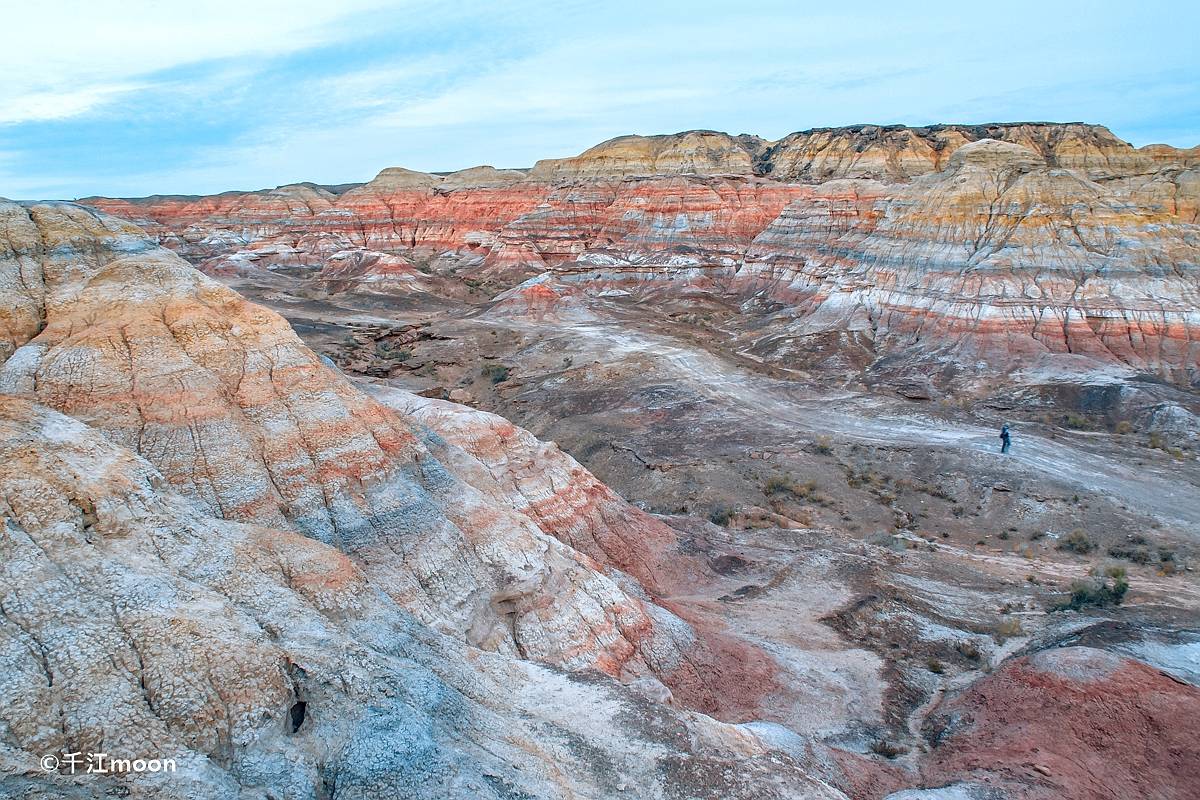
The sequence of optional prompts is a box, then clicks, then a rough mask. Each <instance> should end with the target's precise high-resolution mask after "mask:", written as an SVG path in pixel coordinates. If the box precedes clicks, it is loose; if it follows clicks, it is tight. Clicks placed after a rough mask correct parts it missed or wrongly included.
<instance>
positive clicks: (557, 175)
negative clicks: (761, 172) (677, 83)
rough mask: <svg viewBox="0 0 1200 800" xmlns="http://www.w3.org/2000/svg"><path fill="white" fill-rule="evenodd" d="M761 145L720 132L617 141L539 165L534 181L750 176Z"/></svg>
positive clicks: (759, 141)
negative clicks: (668, 176)
mask: <svg viewBox="0 0 1200 800" xmlns="http://www.w3.org/2000/svg"><path fill="white" fill-rule="evenodd" d="M762 144H763V142H762V140H761V139H757V138H756V137H734V136H730V135H729V134H727V133H718V132H717V131H686V132H684V133H673V134H667V135H662V136H618V137H617V138H615V139H609V140H608V141H607V142H601V143H600V144H598V145H596V146H595V147H592V148H589V149H588V150H585V151H584V152H583V153H581V154H579V155H578V156H575V157H573V158H551V159H544V160H542V161H539V162H537V163H536V164H535V165H534V167H533V170H532V171H531V172H530V173H529V177H530V178H531V179H532V180H537V181H550V182H557V181H562V180H576V179H594V178H622V177H626V176H631V175H752V174H754V156H755V154H756V153H757V151H758V149H759V148H761V146H762Z"/></svg>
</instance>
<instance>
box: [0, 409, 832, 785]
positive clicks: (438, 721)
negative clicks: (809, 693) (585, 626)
mask: <svg viewBox="0 0 1200 800" xmlns="http://www.w3.org/2000/svg"><path fill="white" fill-rule="evenodd" d="M0 498H3V499H2V500H0V523H2V528H0V533H2V535H0V556H2V557H0V663H3V665H4V669H3V671H2V672H0V697H2V698H3V699H4V703H3V708H2V709H0V728H2V733H0V739H2V741H3V745H4V747H3V750H2V752H0V794H3V795H5V796H21V797H46V798H49V797H77V798H100V797H112V796H129V795H130V793H132V796H136V797H145V798H156V799H157V798H162V799H167V798H172V799H173V798H179V799H180V800H182V799H183V798H186V799H187V800H234V799H235V798H244V797H247V796H264V797H266V796H270V797H281V798H313V797H329V798H339V799H340V800H361V799H363V798H368V797H412V798H429V800H443V799H444V798H463V799H464V800H467V799H468V798H469V799H470V800H475V799H476V798H497V799H498V798H511V797H513V796H522V797H539V798H559V797H566V796H596V795H597V794H600V795H603V794H608V793H611V792H614V791H616V792H625V791H629V792H632V793H636V794H638V795H641V796H647V797H664V796H670V795H672V794H674V793H678V792H685V793H691V792H698V791H714V790H716V791H720V792H721V793H722V796H726V797H744V798H751V797H780V798H782V797H811V798H837V797H844V795H841V793H839V792H837V791H835V790H833V789H830V788H829V787H828V786H826V785H824V784H823V783H821V782H819V781H817V780H814V779H812V778H810V777H808V776H807V775H806V774H805V773H804V772H803V771H802V770H801V769H800V767H799V766H798V765H797V764H796V762H795V761H794V760H792V759H791V758H790V757H789V756H787V755H786V754H784V753H781V752H778V751H773V750H770V749H768V748H767V747H766V746H765V745H764V744H763V743H762V742H761V741H760V740H759V739H758V738H757V737H756V736H754V735H753V734H751V733H749V732H748V731H746V730H743V729H740V728H736V727H733V726H726V725H722V724H720V723H715V722H713V721H712V720H710V719H708V718H707V717H703V716H699V715H697V716H692V717H680V716H677V715H675V714H673V713H671V712H670V711H669V710H668V709H666V708H665V707H663V706H656V705H654V704H652V703H650V702H648V701H642V700H639V699H638V698H637V697H636V696H633V695H630V694H629V693H628V692H627V691H623V690H621V689H620V687H618V686H616V684H613V683H608V682H605V681H597V680H596V679H595V678H591V679H588V680H586V681H585V680H578V679H573V678H571V677H568V676H567V675H566V674H564V673H561V672H552V671H549V670H546V669H544V668H540V667H536V666H534V665H532V664H530V663H528V662H523V661H516V660H512V659H506V658H504V657H502V656H497V655H490V654H487V653H482V652H480V651H478V650H473V649H469V648H467V647H465V646H463V645H462V644H460V643H458V642H456V641H454V640H453V639H451V638H447V637H444V636H439V635H437V634H435V633H434V632H432V631H431V630H429V629H428V628H426V627H425V626H423V625H421V624H420V623H419V622H418V621H417V620H416V619H414V617H413V616H412V615H411V614H410V613H408V612H407V611H406V610H405V609H404V608H403V607H402V606H400V605H398V604H397V603H396V602H395V601H394V600H393V599H392V598H391V597H390V596H389V595H390V593H391V586H390V585H389V581H388V577H390V576H376V577H372V576H371V575H370V574H369V569H364V567H363V566H360V563H361V562H360V563H356V559H354V558H351V557H348V556H347V555H345V554H344V553H341V552H339V551H338V550H336V549H334V548H333V547H330V546H328V545H326V544H324V543H321V542H319V541H316V540H315V539H311V538H308V537H305V536H301V535H299V534H296V533H293V532H290V531H286V530H280V529H277V528H270V527H263V526H259V525H252V524H244V523H238V522H233V521H229V520H226V519H218V518H215V517H212V516H209V515H208V514H206V513H205V510H204V509H203V508H202V507H201V506H198V505H197V504H196V503H195V502H194V501H193V500H190V499H187V498H185V497H183V496H181V495H179V494H177V493H176V492H175V491H173V490H172V489H171V487H170V484H169V482H168V481H167V480H166V479H165V478H164V477H163V475H162V474H161V473H160V472H159V471H158V470H157V469H155V468H154V466H152V465H151V464H150V463H149V462H147V461H146V460H145V459H143V458H141V457H139V456H138V455H136V454H135V453H134V452H132V451H131V450H129V449H127V448H124V447H121V446H119V445H117V444H115V443H113V442H112V441H110V440H109V439H108V438H107V437H106V436H104V435H103V434H102V433H101V432H100V431H98V430H96V429H95V428H91V427H89V426H87V425H85V424H83V423H81V422H79V421H78V420H76V419H72V418H70V417H67V416H65V415H62V414H59V413H58V412H55V411H51V410H49V409H47V408H45V407H43V406H39V405H35V404H34V403H32V402H30V401H28V400H26V399H23V398H17V397H13V396H11V395H0ZM413 513H414V514H415V515H419V512H413ZM54 754H63V755H62V756H61V759H60V767H59V768H58V769H55V768H54V767H53V766H46V762H45V761H43V760H42V759H45V758H47V757H55V758H58V757H59V756H57V755H54ZM66 754H75V755H74V756H72V757H71V758H78V759H79V761H78V766H77V769H74V770H72V769H70V768H69V766H68V765H69V764H71V763H74V762H73V761H71V760H70V758H68V756H67V755H66ZM81 754H85V755H81ZM94 754H107V756H106V758H107V759H118V760H121V761H126V762H133V763H135V764H136V763H138V762H139V761H140V762H141V763H142V764H147V763H153V764H155V765H156V767H155V768H153V769H149V770H148V769H141V770H136V771H133V770H130V769H129V768H128V767H126V768H115V769H116V773H115V774H114V773H113V772H112V770H113V769H114V767H113V766H112V764H111V762H110V761H106V760H105V759H104V758H102V759H101V760H100V762H98V763H99V766H100V767H101V768H102V769H103V768H107V769H109V770H110V773H109V774H107V775H105V774H94V771H92V770H86V768H87V767H88V765H89V764H90V765H91V766H92V767H95V766H96V765H97V762H94V761H92V759H93V758H94ZM84 759H87V760H84ZM759 759H761V762H760V761H759ZM165 762H169V765H170V766H169V767H168V766H164V763H165ZM683 765H688V766H687V769H683V768H682V767H683ZM688 770H699V772H697V773H695V774H693V775H690V776H689V773H688Z"/></svg>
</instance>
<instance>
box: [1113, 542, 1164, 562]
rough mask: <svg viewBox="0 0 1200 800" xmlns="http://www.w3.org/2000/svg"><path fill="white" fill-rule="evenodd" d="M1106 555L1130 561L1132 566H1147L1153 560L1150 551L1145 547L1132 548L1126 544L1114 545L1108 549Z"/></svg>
mask: <svg viewBox="0 0 1200 800" xmlns="http://www.w3.org/2000/svg"><path fill="white" fill-rule="evenodd" d="M1108 555H1109V556H1110V557H1112V558H1121V559H1124V560H1126V561H1132V562H1133V563H1134V564H1149V563H1150V562H1151V561H1152V560H1153V559H1152V558H1151V556H1150V550H1149V549H1147V548H1145V547H1133V546H1131V545H1128V544H1114V545H1112V546H1111V547H1109V548H1108Z"/></svg>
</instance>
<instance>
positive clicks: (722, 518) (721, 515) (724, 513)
mask: <svg viewBox="0 0 1200 800" xmlns="http://www.w3.org/2000/svg"><path fill="white" fill-rule="evenodd" d="M733 513H734V511H733V509H732V508H730V507H729V506H727V505H724V504H722V505H717V506H713V508H712V510H711V511H709V512H708V521H709V522H711V523H713V524H714V525H720V526H721V527H722V528H724V527H726V526H727V525H729V523H730V522H731V521H732V520H733Z"/></svg>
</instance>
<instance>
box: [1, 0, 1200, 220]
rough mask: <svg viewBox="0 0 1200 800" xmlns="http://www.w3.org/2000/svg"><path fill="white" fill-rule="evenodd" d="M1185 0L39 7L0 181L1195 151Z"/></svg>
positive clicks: (177, 185) (12, 33) (5, 75)
mask: <svg viewBox="0 0 1200 800" xmlns="http://www.w3.org/2000/svg"><path fill="white" fill-rule="evenodd" d="M1198 9H1200V4H1196V3H1185V2H1139V3H1134V2H1129V0H1124V1H1123V2H1104V1H1103V0H1098V1H1097V2H1090V3H1085V2H1078V3H1076V2H1070V3H1068V2H1062V3H1055V2H1052V1H1051V0H1043V1H1042V2H1036V3H1027V2H1020V1H1017V2H1012V1H1010V2H1005V3H965V2H961V3H958V4H948V5H947V4H941V5H939V4H923V5H922V4H916V5H914V4H905V3H896V2H894V0H888V2H878V3H877V2H871V1H870V0H868V1H867V2H863V1H862V0H859V1H858V2H854V3H830V2H827V1H826V2H821V3H808V2H802V1H801V0H791V1H790V2H773V1H772V0H764V1H763V2H754V3H730V2H728V0H724V1H723V2H705V1H704V0H695V1H694V2H688V3H683V2H656V1H655V0H638V1H637V2H626V0H609V1H608V2H602V3H600V2H572V1H571V0H562V1H561V2H522V1H520V0H516V1H514V2H490V3H472V2H460V3H430V2H415V1H414V2H401V1H399V0H320V2H312V1H311V0H192V1H191V2H178V3H176V2H167V1H164V0H90V2H87V1H79V2H68V1H67V0H37V2H26V3H21V4H9V7H8V8H6V9H4V11H3V12H0V18H2V19H3V21H4V33H3V36H2V37H0V76H2V77H0V196H5V197H16V198H22V199H33V198H38V199H40V198H75V197H81V196H86V195H89V194H108V195H122V196H131V195H144V194H154V193H160V194H167V193H191V194H195V193H210V192H218V191H223V190H228V189H256V188H264V187H270V186H276V185H279V184H283V183H291V182H295V181H301V180H311V181H317V182H321V183H340V182H349V181H363V180H368V179H369V178H371V177H372V176H373V175H374V174H375V173H376V172H378V171H379V170H380V169H382V168H383V167H386V166H406V167H410V168H414V169H423V170H452V169H460V168H464V167H469V166H473V165H476V164H492V165H495V166H500V167H507V166H528V165H531V164H532V163H533V162H534V161H535V160H536V159H538V158H548V157H558V156H566V155H573V154H575V153H578V152H580V151H581V150H583V149H585V148H587V147H589V146H591V145H593V144H595V143H597V142H599V141H602V140H604V139H607V138H609V137H612V136H617V135H620V134H624V133H643V134H649V133H669V132H674V131H679V130H687V129H690V128H714V129H718V130H725V131H729V132H731V133H742V132H746V133H756V134H758V135H760V136H764V137H767V138H778V137H780V136H783V135H785V134H787V133H789V132H791V131H794V130H800V129H804V128H810V127H820V126H828V125H844V124H852V123H859V122H877V123H894V122H902V123H909V124H928V123H934V122H971V123H978V122H993V121H1011V120H1063V121H1073V120H1083V121H1088V122H1099V123H1102V124H1106V125H1108V126H1109V127H1110V128H1112V130H1113V131H1114V132H1115V133H1116V134H1117V135H1118V136H1121V137H1122V138H1124V139H1127V140H1129V141H1131V142H1133V143H1134V144H1136V145H1143V144H1149V143H1153V142H1165V143H1167V144H1174V145H1177V146H1192V145H1196V144H1200V47H1198V46H1197V39H1196V36H1197V33H1196V32H1197V31H1198V30H1200V10H1198Z"/></svg>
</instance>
